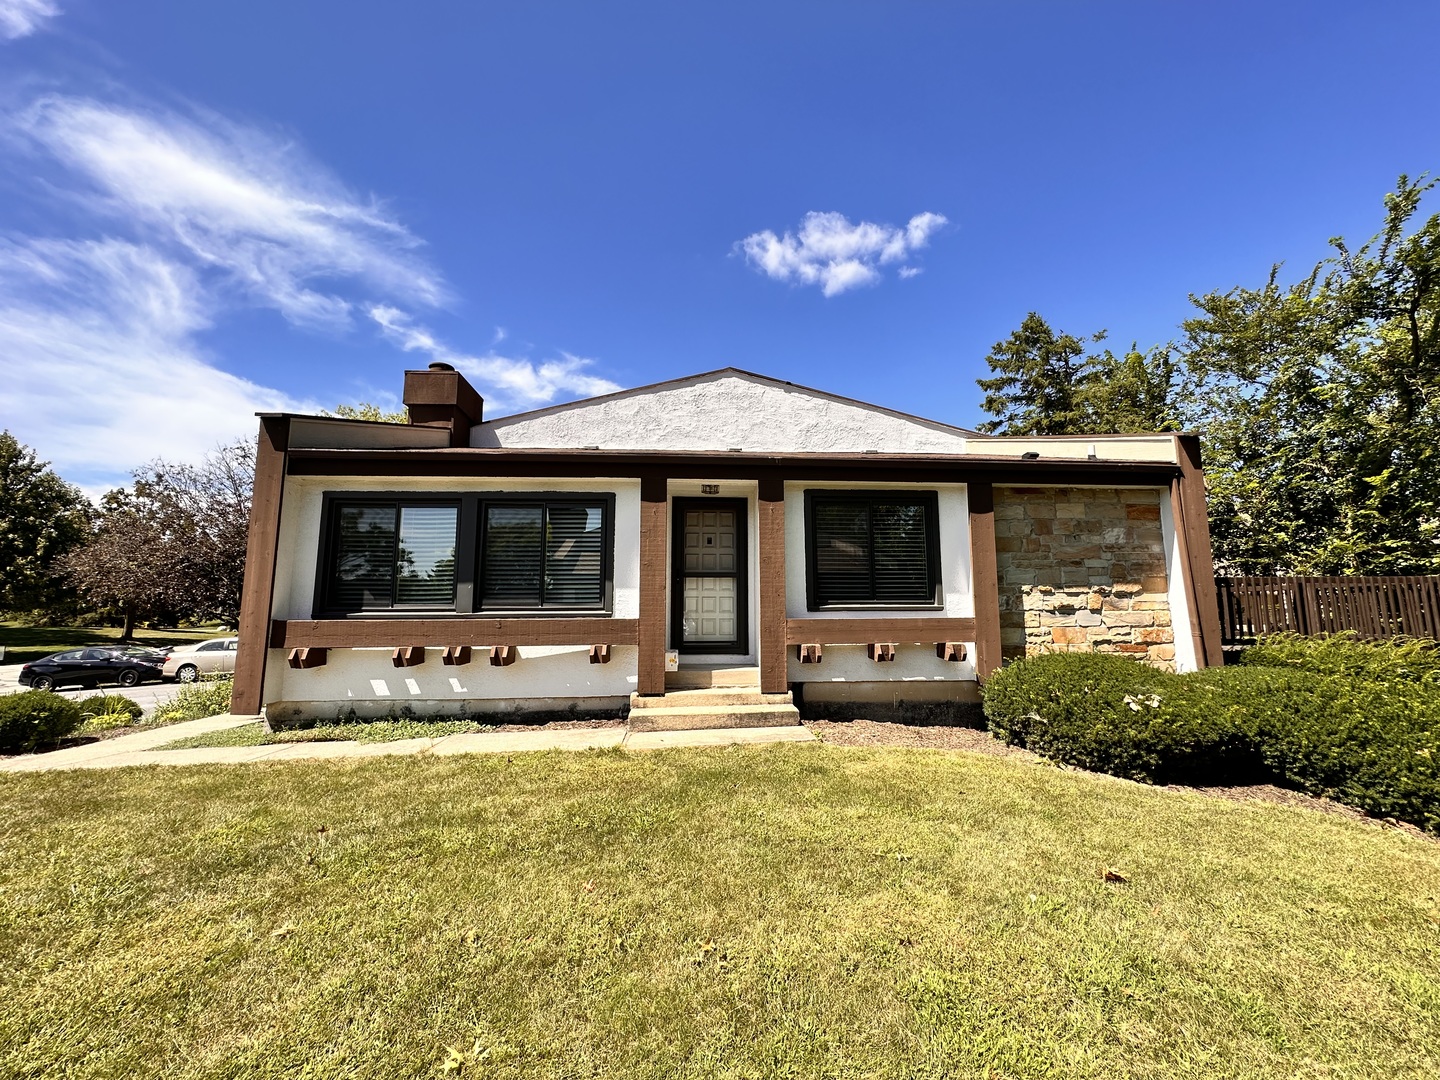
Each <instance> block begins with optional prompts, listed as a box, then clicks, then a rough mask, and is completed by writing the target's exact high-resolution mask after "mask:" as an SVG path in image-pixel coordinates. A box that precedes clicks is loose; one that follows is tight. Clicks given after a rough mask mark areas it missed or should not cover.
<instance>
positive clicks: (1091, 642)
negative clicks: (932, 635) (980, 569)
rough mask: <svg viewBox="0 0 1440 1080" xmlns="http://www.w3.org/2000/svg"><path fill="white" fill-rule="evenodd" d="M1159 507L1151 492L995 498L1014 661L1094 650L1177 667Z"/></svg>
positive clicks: (1025, 491) (1008, 653) (1005, 638)
mask: <svg viewBox="0 0 1440 1080" xmlns="http://www.w3.org/2000/svg"><path fill="white" fill-rule="evenodd" d="M1160 498H1161V492H1159V491H1157V490H1154V489H1149V490H1146V489H1139V490H1115V489H1113V488H1111V489H1105V488H1079V487H1076V488H1018V487H1016V488H1000V487H997V488H996V489H995V548H996V557H997V562H998V565H999V571H1000V638H1001V645H1002V654H1003V655H1004V656H1005V657H1006V658H1007V659H1008V658H1012V657H1020V656H1035V655H1037V654H1039V653H1044V652H1092V651H1093V652H1108V653H1123V654H1127V655H1133V656H1135V657H1136V658H1137V659H1141V660H1148V661H1149V662H1150V663H1152V664H1155V665H1156V666H1157V667H1163V668H1166V669H1173V668H1174V663H1175V634H1174V629H1173V627H1172V626H1171V621H1170V603H1169V599H1168V597H1167V586H1168V582H1167V580H1166V577H1165V543H1164V538H1163V536H1162V534H1161V530H1160Z"/></svg>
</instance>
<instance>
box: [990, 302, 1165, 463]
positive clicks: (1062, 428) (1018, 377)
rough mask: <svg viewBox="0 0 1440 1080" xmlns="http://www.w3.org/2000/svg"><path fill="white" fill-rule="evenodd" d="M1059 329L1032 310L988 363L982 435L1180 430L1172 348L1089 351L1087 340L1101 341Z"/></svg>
mask: <svg viewBox="0 0 1440 1080" xmlns="http://www.w3.org/2000/svg"><path fill="white" fill-rule="evenodd" d="M1105 336H1106V334H1105V331H1103V330H1102V331H1100V332H1099V333H1096V334H1092V335H1091V336H1090V337H1088V338H1077V337H1074V336H1073V335H1070V334H1057V333H1055V331H1054V330H1052V329H1051V328H1050V324H1049V323H1048V322H1046V321H1045V320H1044V319H1043V318H1041V317H1040V316H1039V315H1037V314H1036V313H1035V312H1033V311H1032V312H1031V313H1030V314H1029V315H1027V316H1025V320H1024V322H1022V323H1021V324H1020V328H1019V329H1018V330H1016V331H1015V332H1014V333H1012V334H1011V335H1010V337H1009V338H1007V339H1006V340H1005V341H999V342H996V343H995V347H994V348H993V349H992V350H991V351H990V355H989V356H987V357H986V358H985V359H986V362H987V363H988V364H989V365H990V370H991V372H992V373H993V374H992V377H991V378H988V379H977V380H976V382H978V383H979V384H980V388H981V389H982V390H984V391H986V395H985V400H984V403H983V405H982V407H983V408H984V409H985V411H986V412H988V413H991V414H993V415H994V416H995V419H994V420H992V421H987V422H986V423H983V424H981V425H980V430H981V431H983V432H986V433H987V434H994V433H999V434H1003V435H1103V434H1106V433H1112V432H1141V431H1176V430H1179V422H1178V419H1177V411H1176V404H1175V391H1176V386H1177V380H1178V377H1179V365H1178V364H1177V362H1176V360H1175V356H1174V352H1173V350H1172V349H1171V348H1170V346H1168V345H1160V346H1156V347H1155V348H1153V349H1151V350H1150V351H1149V352H1141V351H1140V350H1139V348H1138V346H1136V345H1133V344H1132V345H1131V346H1130V351H1129V352H1127V353H1125V354H1124V355H1122V356H1118V357H1117V356H1116V355H1115V354H1114V353H1112V352H1111V351H1110V350H1109V349H1106V350H1104V351H1103V352H1099V353H1094V354H1089V355H1087V354H1086V352H1085V343H1086V342H1087V341H1089V342H1095V343H1099V342H1101V341H1104V340H1105Z"/></svg>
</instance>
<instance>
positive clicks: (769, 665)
mask: <svg viewBox="0 0 1440 1080" xmlns="http://www.w3.org/2000/svg"><path fill="white" fill-rule="evenodd" d="M759 486H760V502H759V505H758V512H759V525H758V527H757V530H756V531H757V533H758V536H757V537H756V544H757V546H758V547H759V552H758V555H759V560H760V582H759V591H760V611H759V614H758V616H757V617H758V619H759V623H760V635H759V637H760V641H759V649H760V692H761V693H762V694H783V693H784V692H785V687H786V685H787V684H788V683H789V666H790V665H789V657H788V656H787V655H786V652H785V646H786V644H787V642H786V640H785V481H784V480H782V479H780V478H779V477H766V478H765V479H763V480H761V481H760V485H759Z"/></svg>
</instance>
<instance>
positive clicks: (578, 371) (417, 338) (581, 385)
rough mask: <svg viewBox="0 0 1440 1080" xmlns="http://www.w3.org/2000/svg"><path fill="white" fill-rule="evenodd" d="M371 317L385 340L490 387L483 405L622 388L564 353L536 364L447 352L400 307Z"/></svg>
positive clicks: (378, 309) (374, 311) (376, 309)
mask: <svg viewBox="0 0 1440 1080" xmlns="http://www.w3.org/2000/svg"><path fill="white" fill-rule="evenodd" d="M369 314H370V317H371V318H372V319H374V320H375V322H376V323H377V324H378V325H379V327H380V328H381V330H382V331H383V332H384V334H385V336H386V338H388V339H389V340H390V341H391V342H393V343H394V344H396V345H398V346H399V347H400V348H402V349H404V350H405V351H406V352H419V353H424V354H425V355H426V356H429V357H430V359H431V360H439V361H442V362H444V363H446V364H450V365H452V366H453V367H455V368H456V370H458V371H460V372H462V373H464V374H465V375H467V376H471V377H472V378H474V379H476V380H477V381H478V382H480V383H481V384H482V385H483V386H486V387H493V388H494V390H495V391H498V393H495V392H493V391H492V394H491V395H490V396H488V397H487V401H486V404H487V405H492V406H494V407H495V408H497V409H508V408H514V407H525V406H534V405H543V404H546V403H547V402H551V401H554V400H555V399H556V398H557V397H559V396H560V395H561V394H574V395H576V396H578V397H591V396H593V395H595V394H609V393H613V392H614V391H616V390H619V389H620V386H619V385H618V384H616V383H613V382H611V381H610V380H609V379H602V378H600V377H599V376H598V375H591V374H589V372H588V371H587V370H586V369H588V368H589V367H590V366H591V365H592V364H593V363H594V361H593V360H587V359H585V358H584V357H580V356H573V355H571V354H570V353H567V352H562V353H561V354H560V359H558V360H545V361H542V362H540V363H538V364H537V363H536V362H535V361H533V360H527V359H524V358H521V357H513V356H501V355H500V354H499V353H497V352H495V351H494V350H493V349H492V350H491V351H490V352H487V353H485V354H484V355H483V356H470V355H468V354H466V353H461V352H456V351H455V350H454V349H451V348H450V347H449V346H448V345H446V344H444V343H443V342H441V341H439V340H438V339H437V338H436V337H435V335H433V334H432V333H431V332H430V331H429V330H428V329H426V328H425V327H424V326H420V325H418V324H417V323H416V322H415V321H414V320H413V319H411V317H410V316H409V315H407V314H406V313H405V312H403V311H401V310H400V309H398V308H394V307H390V306H388V305H385V304H376V305H374V306H373V307H371V308H370V311H369Z"/></svg>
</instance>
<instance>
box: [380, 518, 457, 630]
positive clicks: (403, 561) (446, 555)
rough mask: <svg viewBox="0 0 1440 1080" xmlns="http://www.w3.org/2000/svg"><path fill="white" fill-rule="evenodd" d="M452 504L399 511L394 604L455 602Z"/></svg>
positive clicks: (443, 605)
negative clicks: (396, 577)
mask: <svg viewBox="0 0 1440 1080" xmlns="http://www.w3.org/2000/svg"><path fill="white" fill-rule="evenodd" d="M459 515H460V511H459V509H458V508H456V507H454V506H406V507H402V508H401V510H400V545H399V548H398V549H397V555H396V560H395V561H396V563H397V570H398V575H399V577H398V580H397V581H396V583H395V602H396V604H415V605H421V606H425V607H446V606H449V605H452V604H454V603H455V536H456V526H457V524H458V522H459Z"/></svg>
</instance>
